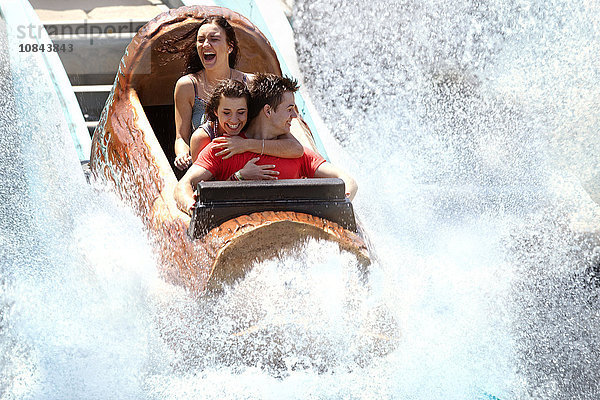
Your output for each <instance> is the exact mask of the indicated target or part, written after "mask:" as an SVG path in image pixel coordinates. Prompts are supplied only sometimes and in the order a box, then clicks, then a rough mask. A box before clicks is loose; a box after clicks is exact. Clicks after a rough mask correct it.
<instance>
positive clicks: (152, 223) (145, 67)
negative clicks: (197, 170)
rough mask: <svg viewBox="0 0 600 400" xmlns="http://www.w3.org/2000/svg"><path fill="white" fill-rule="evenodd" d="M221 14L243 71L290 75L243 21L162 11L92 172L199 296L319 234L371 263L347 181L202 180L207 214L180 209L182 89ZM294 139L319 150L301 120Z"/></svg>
mask: <svg viewBox="0 0 600 400" xmlns="http://www.w3.org/2000/svg"><path fill="white" fill-rule="evenodd" d="M211 15H223V16H224V17H225V18H227V20H228V21H229V22H230V24H231V25H232V26H233V27H234V28H235V30H236V35H237V39H238V42H239V47H240V59H239V61H238V65H237V67H236V68H238V69H239V70H241V71H244V72H250V73H255V72H270V73H275V74H279V75H281V68H280V64H279V61H278V59H277V54H276V52H275V51H274V50H273V48H272V47H271V45H270V43H269V41H268V40H267V39H266V38H265V36H264V35H263V34H262V33H261V32H260V31H259V30H258V29H257V28H256V27H255V26H254V25H253V24H252V23H251V22H250V21H249V20H248V19H246V18H245V17H243V16H242V15H240V14H237V13H235V12H233V11H231V10H228V9H225V8H220V7H201V6H193V7H182V8H179V9H176V10H170V11H168V12H166V13H163V14H160V15H159V16H157V17H156V18H155V19H153V20H152V21H150V22H149V23H148V24H146V25H145V26H144V27H142V28H141V29H140V31H139V32H138V34H137V35H136V36H135V37H134V38H133V40H132V42H131V43H130V44H129V46H128V47H127V49H126V51H125V55H124V56H123V58H122V60H121V63H120V65H119V69H118V72H117V76H116V78H115V82H114V85H113V89H112V92H111V94H110V96H109V97H108V100H107V102H106V106H105V108H104V110H103V112H102V116H101V118H100V123H99V124H98V127H97V128H96V130H95V132H94V135H93V139H92V152H91V157H90V158H91V160H90V167H91V170H92V173H93V174H94V175H95V176H96V178H98V179H104V180H107V181H109V182H112V184H114V187H115V188H116V190H117V191H118V192H119V193H120V195H121V196H122V197H123V198H124V199H126V200H127V201H128V202H129V203H130V204H131V205H132V206H133V208H134V209H135V210H136V212H137V213H138V214H139V215H140V216H141V218H142V220H143V221H144V223H145V225H146V226H147V228H148V229H149V231H150V233H151V235H152V237H153V240H154V241H155V243H156V246H157V253H158V255H159V257H160V258H161V260H160V261H161V264H162V266H163V267H164V274H165V277H166V278H167V279H168V280H169V281H170V282H173V283H177V284H181V285H183V286H185V287H187V288H188V289H190V290H192V291H195V292H200V291H203V290H205V289H207V288H218V287H220V285H222V284H223V283H224V282H232V281H234V280H236V279H238V278H239V277H240V276H243V274H244V273H245V271H246V270H247V269H248V268H249V267H250V266H251V265H252V263H253V262H254V261H256V260H262V259H266V258H269V257H273V256H275V255H276V254H277V253H278V252H281V251H283V250H285V249H289V248H291V247H294V246H297V245H298V244H299V243H301V242H302V241H304V240H305V239H306V238H310V237H313V238H318V239H324V240H330V241H334V242H337V243H338V244H339V246H340V248H342V249H345V250H347V251H350V252H352V253H354V254H355V255H356V256H357V258H358V259H359V261H360V262H361V263H363V264H365V263H368V262H369V254H368V250H367V246H366V244H365V241H364V240H363V238H362V237H361V235H360V234H359V233H358V228H357V226H356V223H355V219H354V214H353V211H352V205H351V204H350V202H349V201H348V200H347V199H346V198H345V197H344V190H343V183H341V181H339V180H329V179H327V180H326V179H323V180H321V179H307V180H289V181H275V182H273V181H270V182H248V181H245V182H201V183H200V184H199V187H198V198H199V200H198V202H199V203H198V205H197V212H196V213H195V214H194V215H193V216H192V218H190V217H189V216H188V215H187V214H185V213H183V212H181V211H180V210H178V208H177V206H176V204H175V201H174V198H173V190H174V187H175V185H176V184H177V177H176V173H175V172H174V169H173V166H172V160H173V158H174V151H173V143H174V138H175V125H174V105H173V90H174V87H175V83H176V82H177V79H178V78H180V77H181V76H183V75H185V74H186V73H187V72H186V67H187V65H188V60H189V58H190V55H191V54H192V53H193V52H194V51H196V48H195V40H196V32H197V29H198V27H199V24H200V22H201V21H202V20H203V19H204V18H206V17H207V16H211ZM292 133H293V134H294V135H295V136H296V137H297V138H298V139H299V140H300V142H301V143H302V144H303V145H305V146H311V147H313V148H314V149H315V150H317V149H316V148H315V146H314V140H313V133H312V132H311V131H310V129H309V127H308V125H307V124H306V123H304V121H303V120H302V119H301V118H298V119H297V121H295V122H294V123H293V127H292ZM340 185H341V186H340ZM340 190H341V193H340Z"/></svg>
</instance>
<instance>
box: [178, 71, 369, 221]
mask: <svg viewBox="0 0 600 400" xmlns="http://www.w3.org/2000/svg"><path fill="white" fill-rule="evenodd" d="M296 90H298V85H297V83H296V81H294V80H291V79H289V78H287V77H279V76H276V75H272V74H257V75H255V77H254V79H253V80H252V82H251V83H250V93H251V95H252V101H251V103H252V104H251V105H250V107H251V110H250V114H251V115H255V116H254V117H253V119H252V120H251V121H250V122H249V124H248V127H247V129H246V130H245V131H244V132H243V133H241V134H240V136H242V137H244V138H250V139H258V140H263V148H264V141H265V140H273V139H277V137H278V136H281V135H285V134H289V133H290V127H291V122H292V118H295V117H297V114H296V103H295V100H294V93H295V92H296ZM230 139H234V140H233V141H234V142H235V139H237V138H235V137H231V138H230ZM221 148H222V146H221V145H220V144H219V141H213V142H211V143H210V144H208V145H207V146H206V147H205V148H204V149H203V150H202V151H201V152H200V154H199V155H198V158H197V159H196V161H195V162H194V165H192V166H191V167H190V168H189V170H188V171H187V173H186V174H185V175H184V176H183V178H181V180H180V181H179V183H178V184H177V186H176V187H175V200H176V202H177V206H178V207H179V209H181V210H182V211H184V212H186V213H190V211H191V209H192V207H193V205H194V203H195V201H194V188H195V187H196V185H197V184H198V182H200V181H205V180H210V179H213V178H214V179H216V180H258V179H296V178H341V179H342V180H343V181H344V184H345V187H346V195H347V196H348V197H349V198H350V199H351V200H352V199H353V198H354V195H355V194H356V191H357V189H358V187H357V185H356V182H355V181H354V179H352V177H351V176H349V175H348V174H346V173H345V172H343V171H342V170H340V169H339V168H337V167H335V166H334V165H332V164H331V163H329V162H327V161H326V160H325V159H324V158H323V157H321V156H320V155H319V154H317V153H315V152H314V151H312V150H310V149H307V148H306V147H305V148H304V154H303V155H302V157H299V158H280V157H275V156H268V155H262V154H260V155H259V154H257V153H250V152H244V153H236V152H235V150H234V151H229V152H223V151H222V150H221Z"/></svg>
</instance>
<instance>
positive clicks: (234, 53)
mask: <svg viewBox="0 0 600 400" xmlns="http://www.w3.org/2000/svg"><path fill="white" fill-rule="evenodd" d="M205 24H216V25H217V26H220V27H221V28H223V30H224V31H225V40H226V41H227V44H228V45H230V46H231V48H232V50H231V53H229V68H235V65H236V64H237V59H238V53H239V50H240V49H239V47H238V42H237V38H236V37H235V30H234V29H233V26H231V24H229V22H227V20H226V19H225V17H223V16H221V15H213V16H211V17H206V18H204V19H203V20H202V22H200V25H199V26H198V29H200V27H201V26H202V25H205ZM197 36H198V30H196V36H195V37H197ZM196 40H197V39H196ZM196 40H194V51H192V54H191V55H190V59H189V62H188V66H187V73H188V74H191V73H195V72H198V71H200V70H203V69H204V65H203V64H202V61H200V56H199V55H198V51H197V50H196Z"/></svg>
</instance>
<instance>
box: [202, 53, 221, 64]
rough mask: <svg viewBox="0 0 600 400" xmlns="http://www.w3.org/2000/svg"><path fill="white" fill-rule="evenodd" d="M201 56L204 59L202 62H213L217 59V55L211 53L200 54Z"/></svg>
mask: <svg viewBox="0 0 600 400" xmlns="http://www.w3.org/2000/svg"><path fill="white" fill-rule="evenodd" d="M202 56H203V58H204V61H209V62H210V61H213V60H214V59H215V58H217V54H216V53H213V52H204V53H202Z"/></svg>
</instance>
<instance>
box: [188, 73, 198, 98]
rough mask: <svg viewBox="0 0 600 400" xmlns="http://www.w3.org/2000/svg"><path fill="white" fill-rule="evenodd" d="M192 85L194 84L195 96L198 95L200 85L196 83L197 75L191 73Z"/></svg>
mask: <svg viewBox="0 0 600 400" xmlns="http://www.w3.org/2000/svg"><path fill="white" fill-rule="evenodd" d="M189 77H190V80H191V81H192V85H194V97H198V85H196V77H195V76H194V75H193V74H190V75H189Z"/></svg>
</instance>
